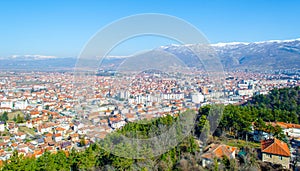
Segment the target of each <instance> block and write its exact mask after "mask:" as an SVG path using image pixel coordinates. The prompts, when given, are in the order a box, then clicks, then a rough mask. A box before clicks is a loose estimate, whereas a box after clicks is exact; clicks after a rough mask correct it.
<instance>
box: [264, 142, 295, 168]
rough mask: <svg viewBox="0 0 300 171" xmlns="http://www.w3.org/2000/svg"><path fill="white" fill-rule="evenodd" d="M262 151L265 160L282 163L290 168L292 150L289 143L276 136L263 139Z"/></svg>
mask: <svg viewBox="0 0 300 171" xmlns="http://www.w3.org/2000/svg"><path fill="white" fill-rule="evenodd" d="M261 153H262V161H263V162H271V163H274V164H281V165H282V166H283V167H284V168H287V169H289V168H290V166H289V164H290V157H291V152H290V149H289V147H288V145H287V144H286V143H285V142H283V141H280V140H278V139H276V138H273V139H267V140H263V141H261Z"/></svg>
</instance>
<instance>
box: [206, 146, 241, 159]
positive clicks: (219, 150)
mask: <svg viewBox="0 0 300 171" xmlns="http://www.w3.org/2000/svg"><path fill="white" fill-rule="evenodd" d="M208 148H209V150H208V151H207V152H205V153H204V154H202V157H203V158H207V159H213V158H214V157H217V158H222V157H224V156H227V157H228V158H231V154H232V153H233V152H234V151H236V150H237V148H236V147H231V146H228V145H224V144H211V145H210V146H209V147H208Z"/></svg>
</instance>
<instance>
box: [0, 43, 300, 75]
mask: <svg viewBox="0 0 300 171" xmlns="http://www.w3.org/2000/svg"><path fill="white" fill-rule="evenodd" d="M197 47H198V48H199V45H197V44H189V45H168V46H161V47H158V48H156V49H154V50H155V51H156V52H157V51H161V52H168V53H171V54H173V55H175V56H176V57H178V59H180V60H181V61H183V62H184V63H185V64H186V65H187V66H189V67H201V64H200V63H199V61H197V60H199V59H198V57H197V55H198V56H201V55H202V54H201V52H200V53H199V54H197V55H196V54H194V53H193V52H192V51H191V50H190V49H193V48H197ZM211 48H213V49H214V52H215V53H216V54H217V56H218V57H219V59H220V61H221V63H222V64H223V67H224V69H225V70H228V71H230V70H245V69H247V70H249V71H267V70H281V69H300V39H293V40H272V41H263V42H253V43H245V42H230V43H217V44H211ZM155 54H156V55H159V53H155ZM126 59H127V58H126V57H124V56H122V57H118V56H114V57H108V58H106V59H105V60H104V61H103V63H102V65H103V66H107V67H112V68H113V67H114V66H119V65H120V64H121V63H122V62H123V61H124V60H126ZM76 61H77V58H54V57H51V58H45V57H43V58H38V56H37V55H35V56H33V57H30V55H24V56H18V57H17V58H16V57H13V58H12V57H11V58H2V59H0V70H39V71H47V70H48V71H51V70H52V71H53V70H72V69H73V68H74V66H75V64H76ZM89 62H91V63H93V61H88V62H87V63H89Z"/></svg>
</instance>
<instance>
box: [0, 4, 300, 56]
mask: <svg viewBox="0 0 300 171" xmlns="http://www.w3.org/2000/svg"><path fill="white" fill-rule="evenodd" d="M299 9H300V2H299V1H297V0H294V1H292V0H281V1H276V0H272V1H263V0H222V1H221V0H205V1H201V0H194V1H188V2H187V1H175V0H172V1H171V0H170V1H167V0H164V1H162V0H157V1H156V0H154V1H141V0H126V1H125V0H124V1H121V0H120V1H113V0H112V1H104V0H103V1H100V0H87V1H83V0H82V1H61V0H51V1H50V0H44V1H41V0H31V1H30V0H28V1H26V0H25V1H23V0H19V1H15V0H11V1H0V22H1V25H0V47H1V51H0V57H7V56H11V55H15V54H17V55H26V54H40V55H51V56H52V55H54V56H58V57H76V56H78V54H79V53H80V51H81V49H82V48H83V47H84V45H85V44H86V42H87V41H88V40H89V39H90V38H91V36H93V35H94V34H95V33H96V32H97V31H98V30H99V29H101V28H102V27H104V26H105V25H107V24H109V23H111V22H113V21H115V20H117V19H120V18H122V17H126V16H129V15H134V14H140V13H163V14H168V15H173V16H176V17H179V18H182V19H184V20H186V21H188V22H190V23H191V24H193V25H195V26H196V27H197V28H198V29H199V30H201V31H202V32H203V33H204V34H205V35H206V37H207V38H208V40H209V41H210V42H211V43H216V42H231V41H246V42H253V41H262V40H272V39H294V38H299V37H300V22H299V20H300V19H299V17H300V10H299ZM170 43H172V41H170V40H167V39H163V38H157V37H144V38H137V39H136V40H130V41H128V42H124V44H123V45H120V46H119V47H117V48H116V49H115V50H114V52H112V54H115V55H127V54H130V53H133V52H134V51H138V50H143V49H149V48H153V47H156V46H161V45H166V44H170Z"/></svg>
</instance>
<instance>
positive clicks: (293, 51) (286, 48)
mask: <svg viewBox="0 0 300 171" xmlns="http://www.w3.org/2000/svg"><path fill="white" fill-rule="evenodd" d="M210 47H211V49H210V51H209V52H207V51H206V52H205V53H216V54H217V56H218V57H219V58H220V60H221V62H222V64H223V65H224V67H225V69H228V70H231V69H234V70H236V69H250V70H262V69H263V70H273V69H291V68H296V69H298V68H300V39H293V40H271V41H262V42H253V43H247V42H230V43H217V44H211V45H210ZM195 48H196V49H199V48H200V49H201V45H199V44H195V45H188V46H187V45H176V46H173V45H170V46H164V47H160V49H162V50H164V51H167V52H169V53H172V54H174V55H176V56H177V57H178V58H180V59H181V60H182V61H184V62H185V63H186V64H187V65H189V66H197V65H199V62H200V61H199V59H198V57H197V56H200V58H201V56H203V54H201V53H198V54H195V53H194V52H193V51H192V50H191V49H195Z"/></svg>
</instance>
